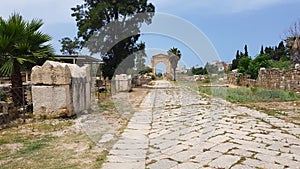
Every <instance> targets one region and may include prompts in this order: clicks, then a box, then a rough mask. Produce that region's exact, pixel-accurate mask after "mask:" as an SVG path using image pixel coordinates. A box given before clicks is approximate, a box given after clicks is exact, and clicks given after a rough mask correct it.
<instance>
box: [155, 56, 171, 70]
mask: <svg viewBox="0 0 300 169" xmlns="http://www.w3.org/2000/svg"><path fill="white" fill-rule="evenodd" d="M160 62H162V63H164V64H165V65H166V67H167V70H166V71H167V73H169V74H172V67H171V63H170V56H168V55H165V54H158V55H154V56H152V58H151V64H152V65H151V66H152V69H153V70H152V72H153V74H155V73H156V72H155V71H156V70H155V67H156V65H157V64H158V63H160Z"/></svg>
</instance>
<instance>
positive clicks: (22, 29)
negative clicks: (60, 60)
mask: <svg viewBox="0 0 300 169" xmlns="http://www.w3.org/2000/svg"><path fill="white" fill-rule="evenodd" d="M42 25H43V22H42V20H37V19H34V20H31V21H24V20H23V17H22V16H21V15H19V14H16V13H13V14H12V15H11V16H10V17H9V18H8V19H7V20H4V19H2V18H0V61H1V64H0V75H2V76H10V77H11V84H12V99H13V102H14V104H15V106H20V105H22V103H23V101H22V100H23V99H22V77H21V71H23V70H26V69H27V70H29V69H31V68H32V67H33V66H34V65H35V64H42V63H43V61H45V60H46V59H47V58H49V57H50V56H51V55H53V48H52V47H51V45H49V44H45V43H46V42H48V41H50V40H51V37H50V36H49V35H47V34H44V33H42V32H40V31H39V29H40V27H41V26H42Z"/></svg>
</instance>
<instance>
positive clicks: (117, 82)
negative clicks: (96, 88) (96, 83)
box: [112, 74, 132, 92]
mask: <svg viewBox="0 0 300 169" xmlns="http://www.w3.org/2000/svg"><path fill="white" fill-rule="evenodd" d="M131 81H132V77H131V75H127V74H120V75H116V76H115V77H114V79H113V84H112V87H113V89H114V91H115V92H125V91H130V90H131V89H132V83H131Z"/></svg>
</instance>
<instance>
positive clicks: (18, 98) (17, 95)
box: [11, 65, 25, 106]
mask: <svg viewBox="0 0 300 169" xmlns="http://www.w3.org/2000/svg"><path fill="white" fill-rule="evenodd" d="M11 85H12V100H13V103H14V106H22V105H23V104H25V103H23V102H24V99H23V89H22V76H21V71H20V67H19V66H18V65H15V66H14V70H13V74H12V76H11Z"/></svg>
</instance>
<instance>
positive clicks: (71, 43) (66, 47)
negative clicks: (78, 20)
mask: <svg viewBox="0 0 300 169" xmlns="http://www.w3.org/2000/svg"><path fill="white" fill-rule="evenodd" d="M59 42H60V43H61V49H60V52H61V53H62V54H64V55H76V54H78V53H79V50H80V48H81V46H80V41H79V40H78V38H74V40H72V39H70V38H69V37H64V38H62V39H61V40H59Z"/></svg>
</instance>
